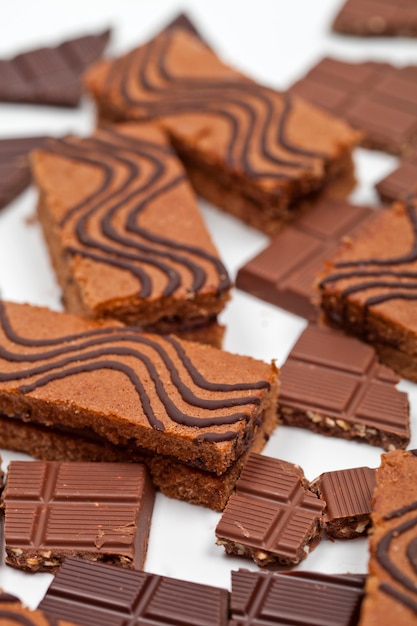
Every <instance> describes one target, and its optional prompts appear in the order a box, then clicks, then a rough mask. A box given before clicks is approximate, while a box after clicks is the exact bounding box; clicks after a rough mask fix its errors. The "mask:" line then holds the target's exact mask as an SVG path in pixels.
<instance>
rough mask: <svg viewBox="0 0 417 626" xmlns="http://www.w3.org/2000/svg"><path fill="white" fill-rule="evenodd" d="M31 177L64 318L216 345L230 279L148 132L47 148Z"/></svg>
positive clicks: (118, 131) (117, 131) (174, 167)
mask: <svg viewBox="0 0 417 626" xmlns="http://www.w3.org/2000/svg"><path fill="white" fill-rule="evenodd" d="M33 172H34V177H35V180H36V183H37V185H38V187H39V189H40V200H39V206H38V212H39V219H40V222H41V224H42V226H43V230H44V233H45V237H46V240H47V243H48V245H49V250H50V253H51V257H52V262H53V265H54V267H55V270H56V272H57V276H58V280H59V282H60V284H61V286H62V289H63V292H64V301H65V305H66V308H67V309H68V310H69V311H71V312H75V313H79V314H83V315H86V316H88V317H93V318H108V317H111V318H116V319H118V320H120V321H122V322H124V323H127V324H135V325H138V326H141V327H142V328H143V329H146V330H148V331H150V332H160V333H167V332H168V333H169V332H177V333H181V334H182V336H183V337H184V336H185V337H186V338H188V339H195V340H200V341H202V342H204V343H211V344H214V345H217V346H220V343H221V339H222V334H223V329H222V327H221V326H219V324H217V314H218V313H220V311H221V310H222V309H223V307H224V305H225V303H226V301H227V300H228V298H229V288H230V280H229V277H228V275H227V271H226V268H225V267H224V265H223V263H222V262H221V260H220V258H219V256H218V253H217V251H216V249H215V247H214V244H213V243H212V241H211V237H210V234H209V233H208V230H207V228H206V226H205V223H204V221H203V218H202V216H201V213H200V210H199V207H198V205H197V202H196V199H195V197H194V194H193V191H192V189H191V187H190V185H189V183H188V182H187V180H186V176H185V173H184V170H183V167H182V165H181V163H180V161H179V160H178V158H177V157H176V155H175V154H174V153H173V151H172V149H171V148H170V146H169V144H168V142H167V139H166V137H165V135H164V134H163V133H162V132H161V131H160V130H159V129H158V128H157V127H156V126H154V125H150V124H142V125H138V124H122V125H118V126H113V127H109V128H106V129H102V130H98V131H97V132H96V133H94V135H93V136H92V137H88V138H84V139H81V138H78V137H68V138H66V139H63V140H56V141H51V142H50V143H49V144H48V146H47V147H46V148H45V149H44V150H43V151H38V152H36V153H35V154H34V156H33Z"/></svg>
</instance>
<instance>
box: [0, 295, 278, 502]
mask: <svg viewBox="0 0 417 626" xmlns="http://www.w3.org/2000/svg"><path fill="white" fill-rule="evenodd" d="M0 346H1V351H0V372H1V373H0V412H1V413H2V414H3V415H4V416H5V418H7V419H8V420H9V421H10V422H14V423H15V424H17V425H19V426H21V427H22V429H24V427H25V426H32V427H33V428H34V429H38V428H39V429H42V428H43V429H46V430H47V431H48V432H50V433H51V434H53V433H54V432H55V431H57V432H58V433H61V434H62V435H68V436H70V435H71V436H73V437H75V438H79V439H80V440H81V441H82V440H85V443H86V447H87V449H88V447H89V445H88V444H89V443H90V442H92V444H93V445H92V447H93V449H94V450H95V451H96V452H97V451H98V450H100V449H102V448H105V449H109V450H110V452H111V451H112V450H115V449H116V450H118V453H119V454H122V453H123V454H125V460H130V459H132V460H137V454H140V455H145V456H148V457H150V460H149V464H150V465H152V464H153V462H154V459H157V461H158V459H162V460H163V461H167V460H169V459H171V461H172V462H174V463H175V462H177V463H179V464H181V466H182V467H183V470H184V473H186V471H187V469H191V470H198V472H201V473H202V476H201V477H200V483H201V482H202V481H203V479H204V476H207V478H208V479H209V481H210V480H211V479H212V478H215V477H216V476H222V475H224V474H225V473H226V472H228V471H233V469H234V468H235V466H236V463H238V462H240V461H241V459H242V456H243V455H244V454H245V453H247V452H249V451H250V449H251V447H252V446H253V445H254V444H255V443H256V442H257V441H258V436H261V438H262V444H263V442H264V440H265V437H267V436H268V434H270V433H271V431H272V430H273V428H274V427H275V425H276V397H277V391H278V385H277V372H276V369H275V367H274V365H273V364H271V365H267V364H266V363H262V362H261V361H256V360H255V359H252V358H250V357H243V356H239V355H233V354H230V353H227V352H223V351H219V350H216V349H215V348H211V347H210V346H203V345H200V344H196V343H192V342H186V341H181V340H179V339H177V338H175V337H174V336H160V335H151V334H144V333H140V332H138V331H137V329H136V328H134V327H125V326H122V325H120V324H117V323H116V322H113V323H96V322H93V321H89V320H86V319H85V318H81V317H77V316H73V315H70V314H67V313H56V312H52V311H50V310H48V309H45V308H41V307H32V306H30V305H20V304H13V303H3V302H0ZM97 390H99V393H98V391H97ZM6 430H7V428H6ZM10 436H11V437H12V436H15V440H14V442H13V443H14V444H15V447H16V446H19V445H21V446H22V448H21V449H24V450H26V451H28V452H30V451H31V445H32V444H31V442H30V440H28V439H27V438H26V436H24V435H23V434H22V436H21V438H20V439H19V435H18V432H16V431H15V432H14V434H13V431H12V434H11V435H10ZM64 440H65V438H64ZM3 441H4V442H5V443H6V442H7V432H6V433H5V437H4V438H3ZM51 441H52V442H53V437H51ZM95 444H99V445H98V446H97V448H96V447H95ZM260 447H262V445H261V446H260ZM64 448H65V447H64ZM54 452H55V448H54V447H52V450H50V452H49V454H50V456H49V457H48V458H50V459H51V457H52V458H53V456H52V455H53V454H54ZM56 452H57V454H58V453H60V454H61V453H62V449H61V448H60V447H59V446H57V450H56ZM64 454H65V449H64ZM67 454H68V457H66V458H67V459H68V458H71V456H70V455H71V454H72V450H68V451H67ZM75 454H77V452H76V451H75ZM58 458H62V457H58ZM76 458H77V457H76ZM168 467H169V463H168ZM156 471H157V470H156ZM197 487H198V485H195V488H197ZM178 488H179V491H180V494H179V495H180V497H182V498H183V499H187V500H188V499H192V498H194V500H193V501H197V502H200V503H204V504H206V505H207V506H210V502H205V501H204V502H201V500H200V494H199V492H198V491H194V490H192V489H191V490H185V491H181V485H178ZM205 493H206V492H205Z"/></svg>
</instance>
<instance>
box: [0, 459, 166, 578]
mask: <svg viewBox="0 0 417 626" xmlns="http://www.w3.org/2000/svg"><path fill="white" fill-rule="evenodd" d="M154 499H155V492H154V489H153V487H152V483H151V481H150V477H149V474H148V471H147V469H146V467H145V466H144V465H140V464H138V463H58V462H54V461H50V462H44V461H33V462H31V461H11V462H10V464H9V468H8V473H7V480H6V486H5V489H4V493H3V497H2V504H3V507H4V511H5V519H6V522H5V530H4V536H5V542H6V563H7V564H8V565H12V566H13V567H17V568H19V569H23V570H27V571H30V572H54V571H55V570H56V569H57V568H58V567H59V566H60V564H61V563H62V561H63V559H64V558H65V557H66V556H82V557H85V558H87V559H89V560H96V561H105V562H107V563H113V564H116V565H120V566H122V567H127V568H135V569H143V566H144V564H145V558H146V551H147V547H148V537H149V529H150V524H151V517H152V510H153V505H154Z"/></svg>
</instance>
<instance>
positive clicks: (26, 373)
mask: <svg viewBox="0 0 417 626" xmlns="http://www.w3.org/2000/svg"><path fill="white" fill-rule="evenodd" d="M0 323H1V327H2V330H3V333H4V335H5V336H6V338H7V339H8V340H9V341H10V342H12V343H14V344H16V345H18V346H25V347H26V348H29V349H30V348H45V350H43V351H39V350H36V351H34V352H33V353H31V352H29V351H26V352H25V353H19V352H12V351H11V350H8V349H6V348H5V347H4V346H0V358H2V359H4V360H5V361H8V362H12V363H13V362H16V363H28V364H30V363H34V364H35V365H33V366H30V365H29V366H28V367H26V368H25V369H23V370H16V371H12V372H3V373H0V382H11V381H20V380H22V381H23V380H25V379H32V380H30V381H28V380H27V381H26V382H25V383H24V384H22V385H20V387H19V391H20V392H21V393H24V394H26V393H30V392H31V391H34V390H35V389H38V388H40V387H43V386H45V385H47V384H48V383H51V382H53V381H55V380H60V379H63V378H67V377H69V376H73V375H76V374H79V373H83V372H91V371H96V370H100V369H111V370H114V371H118V372H122V373H123V374H124V375H125V376H126V377H127V378H128V379H129V380H130V382H131V384H132V386H133V387H134V388H135V390H136V393H137V395H138V398H139V401H140V403H141V406H142V409H143V412H144V414H145V416H146V418H147V420H148V422H149V424H150V426H151V427H152V428H154V429H156V430H164V424H163V423H162V421H161V420H159V419H158V417H157V415H156V413H155V411H154V409H153V407H152V402H151V399H150V397H149V395H148V393H147V390H146V388H145V386H144V385H143V383H142V381H141V380H140V377H139V376H138V374H137V373H136V372H135V371H134V368H132V367H131V366H130V365H128V364H127V363H126V357H128V358H129V359H131V358H133V359H135V360H137V361H139V362H141V363H142V364H143V365H144V366H145V368H146V370H147V372H148V375H149V377H150V378H151V380H152V383H153V386H154V389H155V391H156V393H157V396H158V398H159V400H160V402H161V403H162V404H163V406H164V408H165V411H166V414H167V416H168V417H169V418H170V419H171V420H172V421H173V422H175V423H177V424H182V425H184V426H187V427H190V428H210V427H213V426H219V425H220V426H221V425H226V424H236V423H237V422H239V421H241V420H248V419H249V415H248V413H247V412H244V411H241V412H233V413H229V414H227V415H219V414H213V412H214V413H215V412H216V410H219V409H220V410H221V409H227V408H231V407H238V406H248V405H254V404H255V405H257V404H260V399H259V397H258V396H257V395H240V396H237V397H236V396H234V395H228V394H230V392H235V391H249V392H250V391H252V392H254V391H256V390H259V389H265V388H269V383H268V382H267V381H255V382H253V383H236V384H226V383H213V382H211V381H208V380H206V379H205V378H204V377H203V376H202V375H201V374H200V373H199V371H198V370H197V368H196V367H195V366H194V365H193V363H192V361H191V360H190V358H189V357H188V355H187V353H186V351H185V350H184V348H183V346H182V345H181V344H180V343H179V342H178V341H177V340H176V339H175V338H174V337H161V338H160V339H159V340H158V339H153V338H152V337H151V336H144V335H143V334H140V333H139V332H138V329H137V328H134V327H110V328H97V329H95V330H91V331H87V332H83V333H78V334H75V335H65V336H62V337H59V338H55V339H48V340H46V339H45V340H32V339H27V338H25V337H21V336H20V335H18V334H17V333H16V332H15V331H14V330H13V328H12V326H11V324H10V320H9V319H8V317H7V313H6V309H5V306H4V304H3V303H2V302H1V301H0ZM126 343H129V344H130V345H122V344H126ZM131 344H133V345H134V346H137V347H138V349H136V348H134V347H133V346H132V345H131ZM166 346H167V347H168V346H170V347H171V348H172V349H173V350H174V352H175V356H176V357H178V359H179V361H180V363H181V364H182V367H183V368H184V369H185V370H186V372H187V374H188V375H189V377H190V378H191V380H192V381H193V383H194V385H195V386H197V387H198V388H200V389H201V390H202V391H209V392H215V393H216V395H218V398H216V399H207V398H202V397H199V396H197V395H196V393H194V391H192V390H191V389H190V387H189V386H188V385H187V384H186V383H185V382H184V381H183V380H182V379H181V375H180V373H179V370H178V368H177V367H176V365H175V363H174V360H173V359H172V358H171V357H170V355H169V352H168V351H167V349H166ZM141 347H142V350H140V348H141ZM143 349H145V350H147V351H148V354H146V353H145V352H144V351H143ZM149 352H151V353H154V354H156V355H157V358H158V359H160V360H161V361H162V363H163V365H164V367H165V368H166V370H167V371H168V373H169V377H170V380H171V382H172V384H173V386H174V387H175V389H176V390H177V391H178V393H179V394H180V396H181V398H182V399H183V401H184V402H186V403H187V404H188V405H189V406H190V409H191V410H192V407H198V408H199V409H203V410H205V411H207V412H208V415H207V417H201V416H194V415H192V414H186V413H184V412H183V411H182V410H180V409H179V408H178V407H177V406H176V404H175V402H174V401H173V399H172V398H171V397H170V394H169V393H168V392H167V391H166V389H165V387H164V385H163V383H162V381H161V379H160V377H159V375H158V371H157V368H156V366H155V363H154V360H153V359H152V358H151V357H150V356H149ZM111 357H113V358H111ZM114 357H116V358H114ZM117 357H120V358H119V359H118V358H117ZM236 436H237V433H236V432H235V431H227V432H224V433H214V432H204V433H200V434H198V435H197V438H198V439H204V440H209V441H226V440H231V439H234V438H235V437H236Z"/></svg>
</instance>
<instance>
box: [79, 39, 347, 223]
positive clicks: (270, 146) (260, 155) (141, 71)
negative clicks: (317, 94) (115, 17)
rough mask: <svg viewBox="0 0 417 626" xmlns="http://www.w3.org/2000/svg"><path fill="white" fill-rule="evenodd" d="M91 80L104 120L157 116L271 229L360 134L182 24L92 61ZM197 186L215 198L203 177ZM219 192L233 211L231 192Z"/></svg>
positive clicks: (338, 164) (189, 156)
mask: <svg viewBox="0 0 417 626" xmlns="http://www.w3.org/2000/svg"><path fill="white" fill-rule="evenodd" d="M195 68H198V75H196V69H195ZM86 84H87V88H88V89H89V90H90V91H91V93H92V94H93V97H94V98H95V100H96V103H97V106H98V110H99V116H100V118H101V119H102V120H104V119H107V120H149V119H155V120H157V121H158V122H159V123H160V124H161V125H162V127H163V128H164V129H165V130H166V131H167V132H168V134H169V135H170V137H171V139H172V141H173V143H174V146H175V147H176V149H177V150H178V151H179V153H180V155H181V157H182V158H183V160H184V163H185V165H186V167H187V166H188V164H189V163H193V165H194V167H195V168H196V169H197V170H198V172H199V173H201V175H202V176H203V177H204V178H207V180H212V181H214V186H215V187H216V186H217V184H220V185H222V186H224V187H226V188H227V189H228V190H230V192H231V194H232V195H233V197H234V198H235V202H234V203H235V204H236V203H239V202H240V203H242V201H243V200H245V201H246V202H250V205H249V207H246V208H245V209H242V208H241V209H240V210H239V211H238V210H237V209H236V208H235V209H232V212H233V213H234V214H235V215H236V214H239V215H238V216H239V217H241V218H242V219H244V220H245V221H247V222H248V223H250V224H251V225H253V226H255V227H257V228H259V229H261V230H263V231H265V232H269V233H272V232H275V231H276V230H277V229H278V228H280V227H281V226H282V221H283V220H285V219H288V211H289V207H291V214H292V213H293V212H296V210H295V209H296V204H297V203H298V202H299V201H301V200H302V199H305V198H308V197H309V196H310V195H311V194H314V193H317V192H318V191H320V190H321V189H323V188H324V187H325V186H326V185H327V183H328V182H329V180H330V179H332V178H333V177H334V175H335V172H340V171H342V170H346V163H347V162H348V161H349V159H350V154H351V151H352V148H353V146H354V145H355V144H356V143H357V141H358V139H359V135H358V133H356V132H354V131H352V130H351V129H350V128H349V127H348V126H347V125H346V124H345V123H344V122H341V121H339V120H336V119H335V118H333V117H331V116H330V115H328V114H327V113H324V112H323V111H320V110H319V109H316V108H315V107H313V106H311V105H310V104H307V103H306V102H304V101H302V100H299V99H298V98H293V97H291V96H289V95H285V94H280V93H278V92H275V91H272V90H270V89H267V88H266V87H262V86H260V85H257V84H256V83H254V82H253V81H251V80H249V79H248V78H246V77H245V76H243V75H242V74H241V73H239V72H237V71H236V70H234V69H232V68H230V67H228V66H227V65H225V64H223V63H222V62H221V61H220V60H219V59H218V58H217V57H216V55H215V54H214V53H213V52H212V51H211V50H210V49H208V48H207V47H206V46H205V45H204V44H203V43H202V42H201V41H199V40H198V38H196V37H194V36H193V35H191V34H190V33H187V32H185V31H184V30H178V29H176V30H171V31H163V32H162V33H161V34H160V35H158V36H157V37H156V38H155V39H153V40H152V41H151V42H150V43H148V44H146V45H144V46H141V47H139V48H137V49H136V50H133V51H132V52H131V53H129V54H127V55H125V56H124V57H121V58H119V59H116V60H115V61H104V62H103V63H99V64H97V65H95V66H94V67H93V68H92V69H91V71H89V72H88V73H87V75H86ZM191 178H192V180H194V181H195V179H196V174H195V173H193V174H192V177H191ZM196 187H197V189H198V191H199V192H200V193H204V194H205V195H207V196H209V197H210V198H213V192H212V193H210V192H209V193H206V192H205V191H204V189H205V188H206V186H205V185H201V184H197V185H196ZM215 197H216V202H217V203H218V205H219V206H220V208H223V209H225V210H229V208H228V200H229V198H227V201H226V200H225V201H222V198H221V197H220V196H219V194H218V193H216V195H215ZM256 211H257V212H258V213H259V214H260V215H259V217H258V218H256V217H255V215H256Z"/></svg>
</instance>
